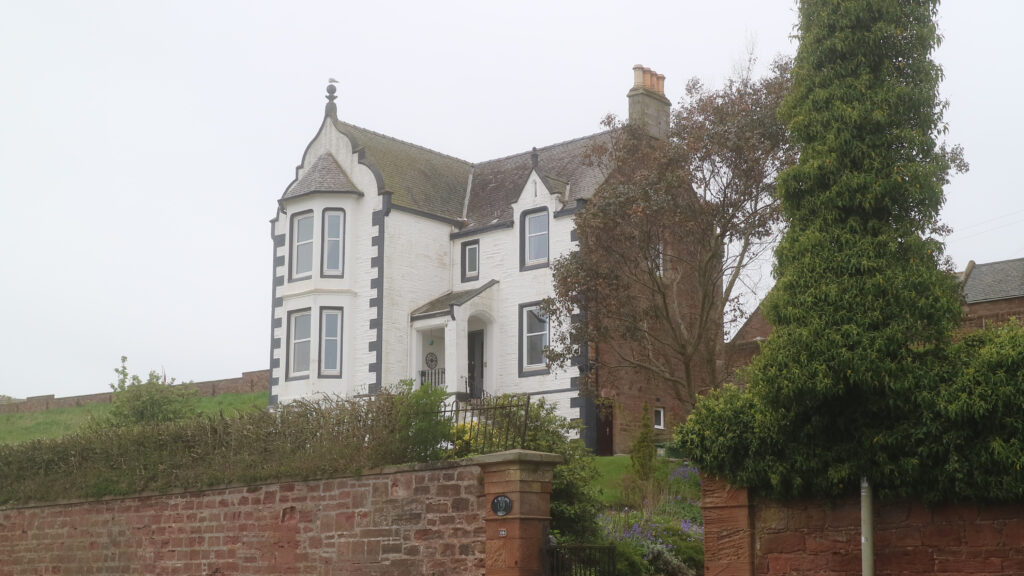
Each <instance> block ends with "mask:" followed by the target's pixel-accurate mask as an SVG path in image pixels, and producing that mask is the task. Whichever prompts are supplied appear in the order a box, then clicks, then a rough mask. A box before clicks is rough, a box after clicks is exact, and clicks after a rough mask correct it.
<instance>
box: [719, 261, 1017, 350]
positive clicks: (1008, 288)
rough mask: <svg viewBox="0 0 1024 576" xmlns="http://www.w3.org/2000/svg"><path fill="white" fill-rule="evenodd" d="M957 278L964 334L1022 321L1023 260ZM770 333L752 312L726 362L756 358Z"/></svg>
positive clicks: (973, 269) (971, 267)
mask: <svg viewBox="0 0 1024 576" xmlns="http://www.w3.org/2000/svg"><path fill="white" fill-rule="evenodd" d="M957 276H959V278H960V282H961V284H962V285H963V294H964V302H963V309H964V318H963V323H962V328H963V329H964V330H978V329H981V328H985V327H988V326H993V325H995V324H1001V323H1003V322H1006V321H1007V320H1009V319H1010V318H1021V319H1024V258H1016V259H1014V260H1002V261H999V262H988V263H986V264H975V263H974V260H971V261H970V262H968V263H967V268H965V269H964V270H963V271H962V272H958V273H957ZM771 333H772V325H771V324H769V323H768V321H767V320H765V318H764V316H762V315H761V311H760V309H758V310H755V311H754V313H753V314H751V315H750V318H748V319H747V321H746V323H745V324H744V325H743V327H742V328H740V329H739V331H738V332H737V333H736V335H735V336H733V339H732V341H730V342H729V344H728V345H727V346H726V362H727V364H728V365H729V366H731V367H732V368H733V369H735V368H738V367H740V366H745V365H746V364H749V363H750V360H751V359H752V358H753V357H754V356H755V355H756V354H757V351H758V350H759V348H760V344H759V341H761V340H764V339H765V338H767V337H768V336H769V335H770V334H771Z"/></svg>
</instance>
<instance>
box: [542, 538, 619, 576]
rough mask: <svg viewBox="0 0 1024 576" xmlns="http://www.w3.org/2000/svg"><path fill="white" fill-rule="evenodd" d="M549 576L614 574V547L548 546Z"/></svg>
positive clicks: (606, 575) (604, 575)
mask: <svg viewBox="0 0 1024 576" xmlns="http://www.w3.org/2000/svg"><path fill="white" fill-rule="evenodd" d="M548 566H549V568H550V571H549V572H550V575H551V576H616V575H615V547H614V546H588V545H583V544H562V545H556V546H552V547H550V548H548Z"/></svg>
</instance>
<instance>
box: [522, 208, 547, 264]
mask: <svg viewBox="0 0 1024 576" xmlns="http://www.w3.org/2000/svg"><path fill="white" fill-rule="evenodd" d="M521 228H522V229H521V231H520V236H519V238H520V242H519V251H520V254H519V260H520V262H519V264H520V266H519V267H520V269H521V270H532V269H533V268H543V267H545V266H547V265H548V209H547V208H538V209H536V210H530V211H528V212H523V215H522V221H521Z"/></svg>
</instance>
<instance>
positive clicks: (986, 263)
mask: <svg viewBox="0 0 1024 576" xmlns="http://www.w3.org/2000/svg"><path fill="white" fill-rule="evenodd" d="M1021 260H1024V256H1022V257H1020V258H1010V259H1009V260H996V261H995V262H981V263H978V262H975V263H974V267H975V268H977V267H978V266H988V265H989V264H1006V263H1008V262H1017V261H1021Z"/></svg>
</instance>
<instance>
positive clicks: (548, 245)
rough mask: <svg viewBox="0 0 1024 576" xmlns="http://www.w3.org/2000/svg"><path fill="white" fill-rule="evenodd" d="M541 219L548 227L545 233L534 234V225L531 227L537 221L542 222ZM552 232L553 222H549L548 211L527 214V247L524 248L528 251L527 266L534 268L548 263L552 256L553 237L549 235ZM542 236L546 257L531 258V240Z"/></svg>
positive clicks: (526, 256)
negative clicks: (536, 265)
mask: <svg viewBox="0 0 1024 576" xmlns="http://www.w3.org/2000/svg"><path fill="white" fill-rule="evenodd" d="M541 219H543V220H544V223H545V224H546V225H547V226H546V228H545V229H544V231H543V232H533V231H532V230H533V225H531V222H533V221H535V220H541ZM550 232H551V222H550V221H549V220H548V211H547V210H544V211H541V212H534V213H532V214H527V215H526V232H525V234H526V245H525V246H524V247H523V249H524V250H526V254H525V260H526V265H527V266H532V265H534V264H542V263H544V262H547V261H548V257H549V256H550V255H551V240H550V238H551V237H550V234H549V233H550ZM540 236H543V237H544V247H545V250H544V257H543V258H530V256H531V254H530V245H531V243H530V240H531V239H532V238H535V237H540Z"/></svg>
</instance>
